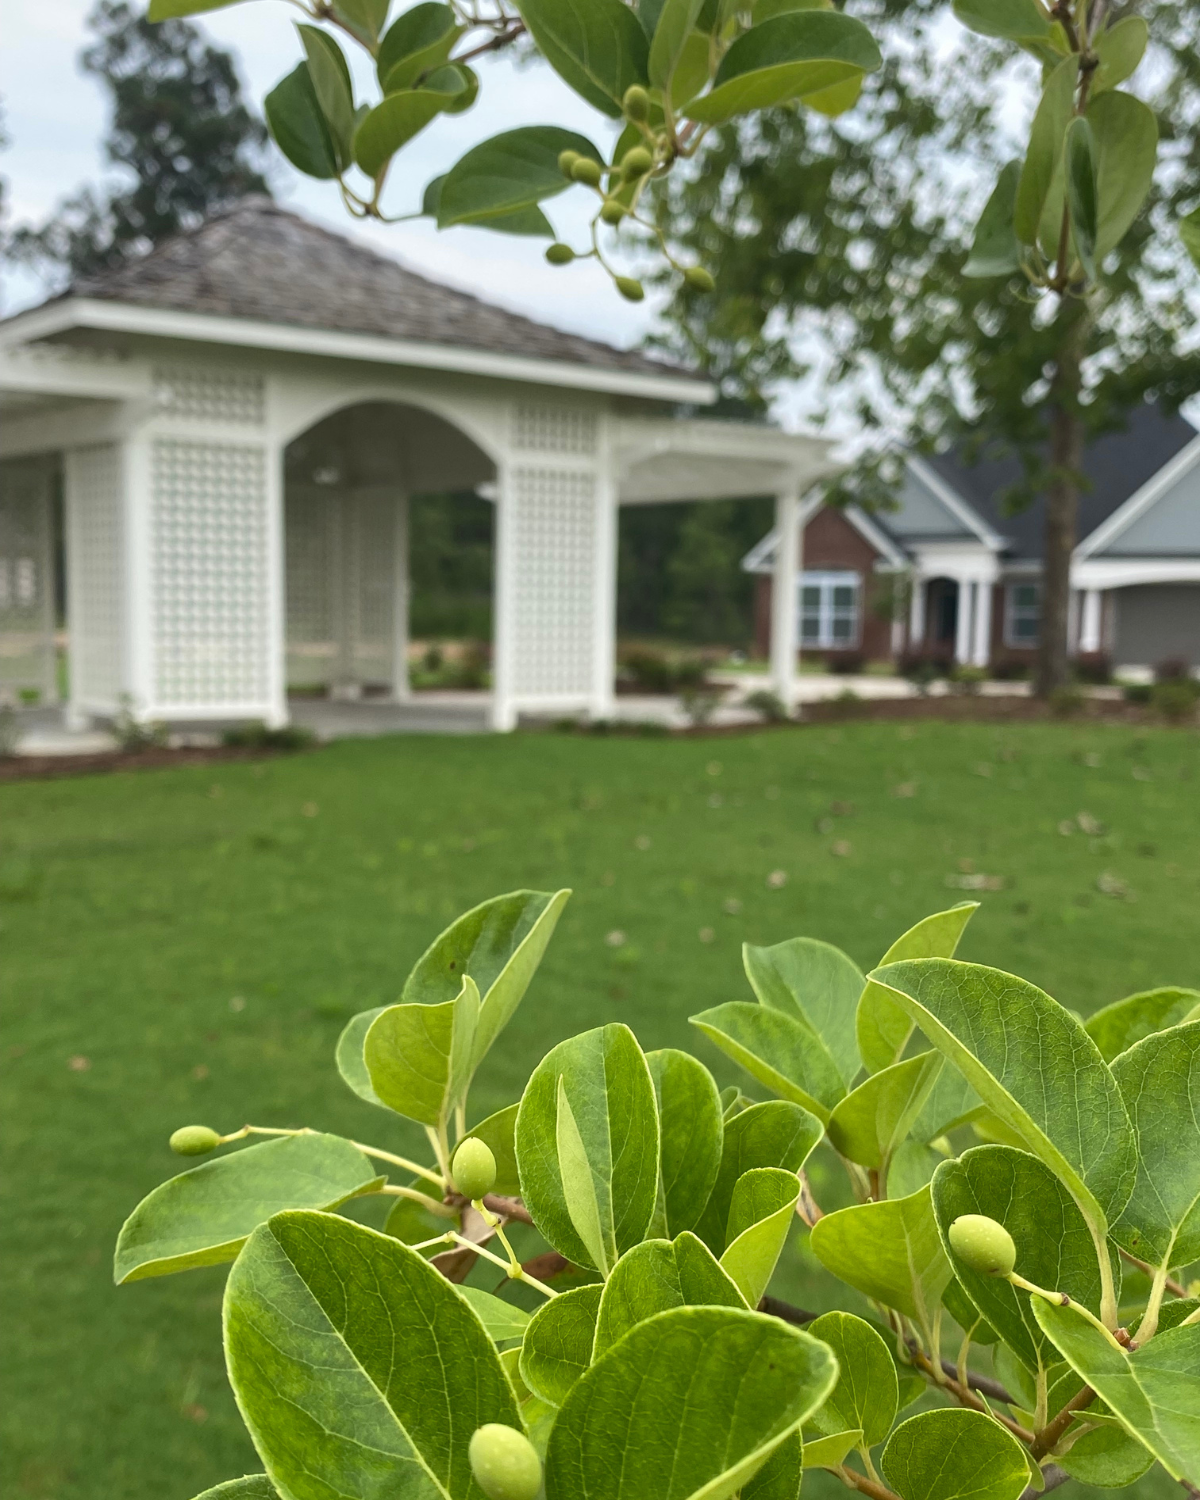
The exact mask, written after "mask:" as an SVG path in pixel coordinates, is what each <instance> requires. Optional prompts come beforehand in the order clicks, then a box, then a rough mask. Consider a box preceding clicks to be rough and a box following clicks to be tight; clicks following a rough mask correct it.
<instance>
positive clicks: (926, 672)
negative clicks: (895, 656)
mask: <svg viewBox="0 0 1200 1500" xmlns="http://www.w3.org/2000/svg"><path fill="white" fill-rule="evenodd" d="M897 670H898V671H899V673H900V676H901V677H906V678H907V679H908V680H909V682H911V683H912V684H913V686H914V687H916V688H917V689H918V690H919V691H920V692H921V693H922V694H925V693H928V691H929V689H930V686H931V684H933V683H935V682H936V681H937V680H938V678H939V677H945V676H946V672H947V667H946V663H945V662H944V661H939V660H938V659H937V658H936V657H932V656H919V655H917V654H915V653H914V654H911V655H905V656H902V657H901V658H900V660H899V662H898V663H897Z"/></svg>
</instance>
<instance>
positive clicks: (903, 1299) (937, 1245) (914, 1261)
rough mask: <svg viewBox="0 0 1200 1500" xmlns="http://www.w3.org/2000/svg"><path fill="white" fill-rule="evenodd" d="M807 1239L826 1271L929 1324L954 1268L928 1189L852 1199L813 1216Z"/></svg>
mask: <svg viewBox="0 0 1200 1500" xmlns="http://www.w3.org/2000/svg"><path fill="white" fill-rule="evenodd" d="M811 1244H812V1248H813V1251H814V1253H815V1254H816V1256H817V1259H818V1260H819V1261H820V1262H821V1264H822V1265H823V1266H824V1267H825V1268H826V1270H828V1271H832V1272H833V1274H834V1275H835V1276H837V1277H839V1278H840V1279H841V1280H842V1281H845V1282H847V1283H848V1284H849V1285H850V1286H852V1287H856V1288H857V1289H858V1290H859V1291H860V1292H863V1293H865V1294H866V1296H868V1297H873V1298H875V1300H876V1301H878V1302H882V1303H884V1304H885V1305H886V1306H888V1307H894V1308H895V1309H896V1311H897V1312H902V1313H904V1314H905V1316H906V1317H909V1318H915V1319H916V1320H917V1321H918V1322H919V1323H921V1324H922V1325H924V1326H929V1324H930V1322H931V1320H932V1317H933V1314H934V1312H935V1311H936V1309H937V1306H938V1303H939V1302H940V1301H941V1300H942V1292H943V1291H944V1290H945V1288H946V1283H947V1282H948V1281H949V1280H950V1277H951V1276H952V1275H953V1272H952V1271H951V1269H950V1262H949V1261H948V1260H947V1259H946V1255H945V1252H944V1251H943V1249H942V1242H941V1239H940V1238H939V1236H938V1230H937V1224H936V1223H935V1221H934V1217H933V1206H932V1203H931V1201H930V1190H929V1188H927V1187H925V1188H922V1189H921V1190H920V1192H917V1193H914V1194H913V1195H912V1197H910V1198H887V1199H884V1200H883V1202H881V1203H856V1204H855V1205H854V1206H853V1207H851V1208H842V1209H838V1211H837V1212H836V1213H832V1214H826V1215H825V1216H824V1217H823V1218H821V1219H818V1220H817V1223H816V1226H815V1227H814V1229H813V1232H812V1238H811Z"/></svg>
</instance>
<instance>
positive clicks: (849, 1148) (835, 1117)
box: [825, 1052, 943, 1171]
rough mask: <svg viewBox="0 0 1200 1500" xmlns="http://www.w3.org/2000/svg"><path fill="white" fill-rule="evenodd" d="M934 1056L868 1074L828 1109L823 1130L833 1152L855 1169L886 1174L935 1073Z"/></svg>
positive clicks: (937, 1065)
mask: <svg viewBox="0 0 1200 1500" xmlns="http://www.w3.org/2000/svg"><path fill="white" fill-rule="evenodd" d="M942 1067H943V1062H942V1058H941V1056H940V1055H939V1054H938V1053H936V1052H923V1053H921V1054H920V1056H918V1057H910V1058H909V1059H908V1061H907V1062H899V1063H893V1064H892V1066H891V1067H890V1068H884V1069H883V1070H882V1071H881V1072H879V1073H872V1075H871V1076H870V1077H869V1078H868V1079H867V1080H866V1082H865V1083H861V1084H859V1086H858V1088H856V1089H855V1090H854V1091H853V1093H850V1094H847V1095H846V1097H845V1098H844V1099H843V1100H841V1101H840V1103H839V1104H838V1105H837V1106H836V1107H835V1108H834V1111H833V1113H832V1114H831V1115H830V1117H829V1122H828V1124H827V1125H826V1127H825V1129H826V1132H827V1134H828V1136H829V1139H830V1141H831V1143H832V1144H833V1147H834V1149H835V1150H836V1151H838V1152H840V1153H841V1155H842V1156H844V1157H846V1158H847V1159H848V1160H849V1161H854V1162H857V1163H858V1164H859V1166H861V1167H872V1168H874V1169H875V1170H876V1171H881V1170H882V1171H886V1170H887V1166H888V1164H889V1163H890V1161H891V1159H892V1156H893V1155H894V1153H895V1151H896V1149H897V1148H898V1147H899V1145H900V1143H901V1142H902V1141H903V1140H904V1138H905V1137H906V1136H907V1135H908V1132H909V1129H910V1128H911V1126H912V1123H913V1121H914V1120H915V1119H916V1118H917V1116H918V1115H919V1114H920V1112H921V1110H922V1108H923V1107H924V1105H925V1101H926V1100H927V1099H928V1098H929V1095H930V1093H931V1092H932V1089H933V1086H934V1084H935V1083H936V1082H937V1080H938V1074H939V1073H941V1071H942Z"/></svg>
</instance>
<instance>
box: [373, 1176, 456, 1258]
mask: <svg viewBox="0 0 1200 1500" xmlns="http://www.w3.org/2000/svg"><path fill="white" fill-rule="evenodd" d="M406 1186H408V1187H414V1188H416V1189H417V1190H418V1191H420V1192H422V1193H425V1192H428V1191H429V1188H430V1184H429V1183H428V1182H425V1181H423V1180H422V1179H421V1178H416V1179H414V1180H413V1181H412V1182H409V1183H407V1184H406ZM461 1228H462V1221H461V1217H460V1216H459V1215H458V1214H455V1215H454V1217H453V1218H444V1217H442V1215H440V1214H435V1213H434V1212H433V1211H432V1209H429V1208H426V1207H425V1206H424V1204H422V1203H418V1202H417V1200H416V1199H415V1198H395V1199H393V1200H392V1207H391V1209H390V1210H389V1211H388V1216H387V1222H386V1223H385V1224H384V1226H383V1232H384V1234H390V1235H392V1236H393V1238H395V1239H398V1240H403V1241H404V1243H405V1244H406V1245H420V1244H423V1243H424V1241H425V1240H431V1239H433V1238H434V1237H435V1236H436V1235H439V1234H445V1233H446V1231H447V1230H448V1229H461ZM445 1249H446V1246H445V1245H442V1246H440V1247H438V1246H430V1247H429V1249H428V1250H422V1251H421V1252H420V1253H421V1254H422V1255H424V1256H426V1257H427V1258H432V1257H433V1256H435V1255H439V1254H441V1252H442V1251H443V1250H445Z"/></svg>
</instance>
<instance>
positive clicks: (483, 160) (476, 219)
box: [437, 125, 602, 229]
mask: <svg viewBox="0 0 1200 1500" xmlns="http://www.w3.org/2000/svg"><path fill="white" fill-rule="evenodd" d="M563 151H576V152H578V153H579V155H580V156H590V157H591V158H592V159H593V160H594V161H601V160H602V157H601V155H600V152H599V151H598V150H597V149H596V147H595V146H593V145H592V143H591V141H589V140H588V139H587V138H586V137H585V136H582V135H576V133H575V132H574V131H573V130H561V129H559V127H558V126H557V125H525V126H522V127H521V128H520V129H519V130H507V131H505V132H504V133H503V134H502V135H496V136H493V137H492V138H491V140H487V141H482V142H481V143H480V144H479V145H478V146H472V148H471V149H470V151H468V152H467V154H466V155H465V156H463V157H460V159H459V160H458V161H457V162H455V164H454V166H452V167H451V168H450V170H449V172H447V173H446V176H445V179H444V180H443V182H442V189H441V193H440V194H439V196H438V211H437V212H438V228H439V229H445V228H447V227H448V226H449V225H451V224H486V223H488V222H490V221H492V220H495V219H499V218H502V217H505V216H509V215H512V214H514V213H518V212H519V211H521V210H524V209H529V208H531V207H533V206H534V205H535V204H537V203H540V202H542V201H543V200H544V199H546V198H552V197H554V195H555V194H556V193H561V192H565V191H566V189H567V188H569V187H570V186H571V183H570V180H569V179H568V178H566V177H564V176H563V174H562V172H561V170H560V169H559V165H558V158H559V153H560V152H563Z"/></svg>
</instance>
